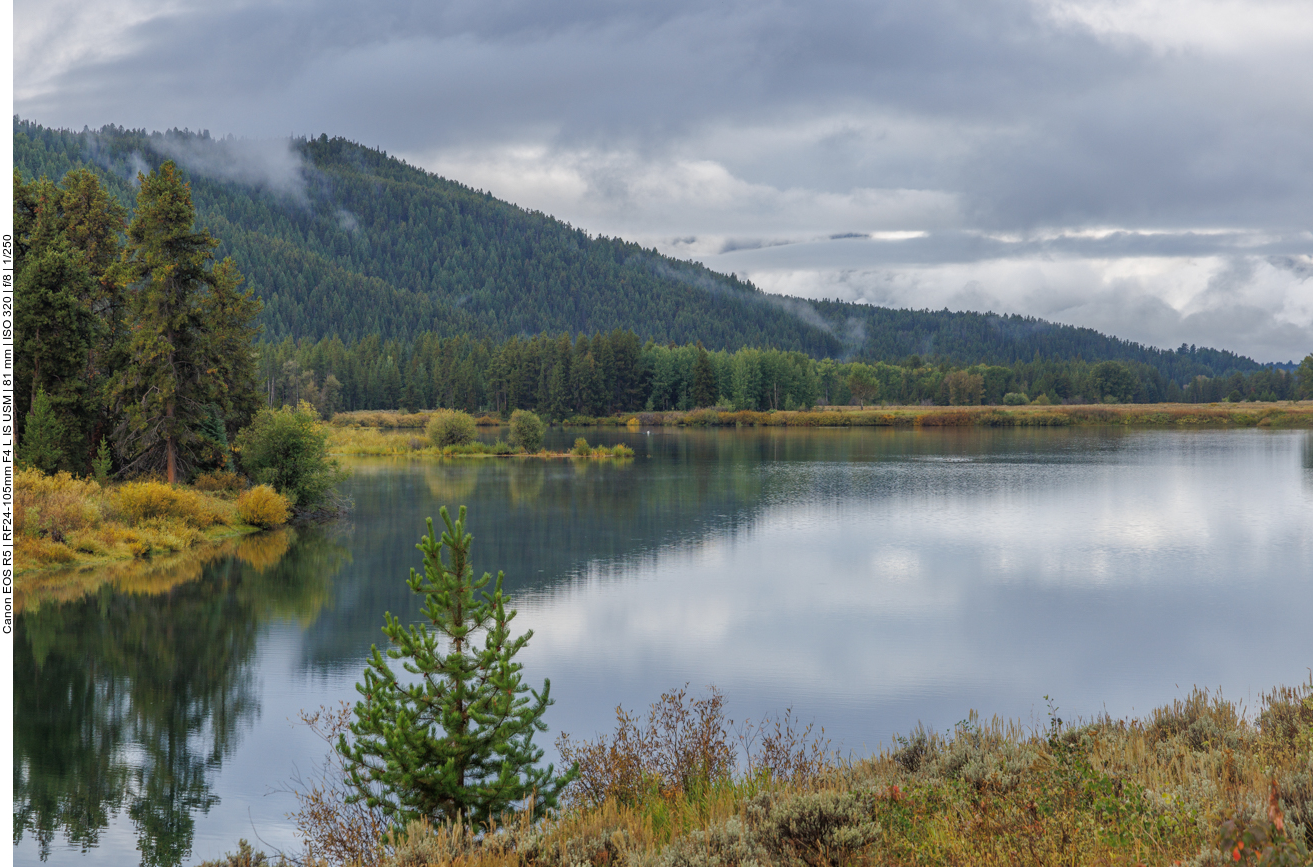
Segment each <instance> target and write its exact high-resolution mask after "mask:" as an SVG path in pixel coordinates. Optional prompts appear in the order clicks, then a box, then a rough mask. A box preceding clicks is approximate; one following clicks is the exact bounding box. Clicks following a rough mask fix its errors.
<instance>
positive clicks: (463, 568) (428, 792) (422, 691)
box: [337, 506, 575, 826]
mask: <svg viewBox="0 0 1313 867" xmlns="http://www.w3.org/2000/svg"><path fill="white" fill-rule="evenodd" d="M441 514H442V522H443V524H444V525H445V527H446V529H445V531H444V532H443V534H442V538H441V541H439V540H438V539H437V537H436V536H435V534H434V529H433V519H432V518H429V520H428V535H426V536H424V537H423V539H422V540H421V541H420V543H419V545H417V546H416V547H418V548H419V550H420V551H422V552H423V554H424V573H423V574H420V573H418V572H416V571H415V570H414V569H411V570H410V578H409V579H408V581H407V583H408V584H409V586H410V589H411V590H412V591H414V592H415V593H418V594H422V595H423V596H424V606H423V608H422V609H421V611H422V614H423V617H424V620H425V621H427V622H426V623H420V624H419V625H417V626H406V625H403V624H402V622H401V621H400V620H399V619H397V618H395V617H393V616H392V614H391V613H390V612H389V613H388V614H386V615H385V620H386V625H385V626H384V627H383V632H384V633H386V634H387V636H388V640H389V642H390V643H391V645H392V646H391V647H390V648H389V649H388V651H387V656H388V657H389V658H391V659H398V660H403V662H402V664H403V665H404V667H405V669H406V671H408V672H410V673H411V674H412V675H418V679H416V680H413V682H410V683H402V682H400V681H399V680H398V679H397V675H396V673H395V672H394V671H393V670H392V669H391V668H390V667H389V666H388V663H387V662H386V660H385V659H384V657H383V654H381V653H380V652H379V650H378V647H377V646H375V647H374V648H373V657H372V658H371V659H370V662H369V667H368V668H367V669H365V682H364V683H363V684H357V685H356V689H357V690H358V691H359V692H360V694H361V696H363V698H362V700H361V701H359V702H357V703H356V707H355V714H356V720H355V722H354V723H352V724H351V732H352V734H353V735H354V738H353V739H352V740H348V739H347V738H346V737H345V735H344V736H343V737H342V738H341V739H340V740H339V741H338V744H337V749H338V751H339V752H340V753H341V754H342V756H343V757H344V758H345V760H346V767H347V773H348V781H349V782H350V784H351V786H352V787H353V788H354V789H355V790H356V791H355V793H354V794H353V795H352V796H351V797H350V798H348V801H349V802H353V803H354V802H359V801H361V800H363V801H365V803H366V804H368V805H369V806H370V807H377V808H380V809H382V810H383V811H384V813H385V814H386V815H387V816H388V817H389V818H390V819H392V820H393V821H394V822H396V824H397V825H399V826H404V824H405V823H406V822H408V821H411V820H413V819H417V818H420V817H428V818H429V819H430V820H434V821H441V820H456V821H469V822H473V823H476V824H486V823H487V822H488V820H489V819H492V818H495V817H496V816H497V815H498V814H500V813H501V812H503V811H505V810H506V809H507V808H509V807H511V806H512V805H514V804H516V803H520V804H524V805H525V806H526V807H529V808H532V809H534V810H539V809H545V808H550V807H554V806H555V805H556V801H557V798H558V796H559V794H560V792H561V790H562V789H563V788H564V787H565V786H566V785H568V784H569V782H570V781H571V780H572V779H573V778H574V773H575V772H574V770H573V769H571V770H570V771H569V772H567V773H565V774H563V775H559V776H558V775H556V773H555V769H554V767H553V766H552V765H550V764H549V765H548V766H547V767H546V768H539V767H537V763H538V762H539V761H540V760H541V759H542V755H543V751H542V750H541V749H539V748H537V747H535V746H534V745H533V735H534V733H535V732H539V731H545V730H546V728H547V725H546V723H544V722H543V720H542V716H543V712H544V711H546V710H547V707H548V706H549V705H550V704H551V703H552V701H551V699H550V698H549V695H548V694H549V692H550V690H551V683H550V681H544V682H543V689H542V692H541V693H539V692H537V691H534V690H531V689H529V688H528V687H527V686H525V685H524V684H523V683H522V682H521V678H520V669H521V668H522V665H521V664H520V663H517V662H515V661H514V659H515V655H516V654H517V653H519V651H520V650H522V649H523V648H524V646H525V644H527V643H528V641H529V638H530V637H532V635H533V632H532V630H530V631H529V632H526V633H525V634H523V635H520V636H518V637H514V638H513V637H512V636H511V630H510V624H511V620H513V619H514V617H515V611H514V610H513V609H512V610H508V609H507V607H506V603H507V599H506V596H505V595H504V594H503V592H502V573H500V572H498V573H497V581H496V584H495V585H493V591H492V593H488V592H486V591H485V590H484V589H483V588H485V587H487V586H488V583H489V582H490V581H491V580H492V576H491V575H489V574H488V573H486V572H485V573H484V574H483V577H482V578H479V579H476V578H475V577H474V567H473V566H472V565H470V543H471V542H472V541H473V538H474V537H473V536H471V535H470V534H468V533H466V532H465V507H464V506H461V507H460V515H459V517H458V518H457V520H456V521H455V522H453V521H452V520H451V516H450V515H449V514H448V512H447V509H446V508H445V507H444V508H443V509H442V512H441Z"/></svg>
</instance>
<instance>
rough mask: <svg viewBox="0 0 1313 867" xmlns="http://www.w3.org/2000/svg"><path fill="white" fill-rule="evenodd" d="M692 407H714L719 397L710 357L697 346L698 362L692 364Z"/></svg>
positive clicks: (714, 371) (714, 370)
mask: <svg viewBox="0 0 1313 867" xmlns="http://www.w3.org/2000/svg"><path fill="white" fill-rule="evenodd" d="M692 396H693V405H694V406H698V407H702V406H715V405H716V399H717V398H718V397H719V396H720V389H719V385H718V384H717V381H716V369H715V368H714V367H713V366H712V364H711V356H709V355H708V354H707V351H706V350H705V349H703V348H702V347H701V346H698V360H697V361H696V362H695V363H694V364H693V395H692Z"/></svg>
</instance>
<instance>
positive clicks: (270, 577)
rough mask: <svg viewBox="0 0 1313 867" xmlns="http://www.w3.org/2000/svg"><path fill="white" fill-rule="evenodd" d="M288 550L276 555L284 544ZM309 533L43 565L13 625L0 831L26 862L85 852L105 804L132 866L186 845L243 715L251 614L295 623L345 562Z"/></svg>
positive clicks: (106, 819)
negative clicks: (10, 819) (160, 554)
mask: <svg viewBox="0 0 1313 867" xmlns="http://www.w3.org/2000/svg"><path fill="white" fill-rule="evenodd" d="M289 554H290V556H289ZM348 559H349V558H348V554H347V551H346V549H345V548H344V547H342V545H341V544H340V543H339V542H337V541H335V540H334V539H332V538H331V537H329V536H328V535H325V534H324V533H322V532H315V531H311V532H302V533H300V534H297V533H294V532H293V531H290V530H286V531H282V532H280V533H269V534H262V535H259V536H255V537H249V538H246V539H242V540H240V541H233V542H229V543H226V544H224V545H219V546H213V547H209V548H205V549H202V550H198V551H193V552H187V553H186V554H184V555H182V556H179V557H174V558H171V559H169V560H167V561H163V562H150V561H146V562H133V563H125V564H117V565H115V566H114V567H112V568H110V569H103V570H98V571H95V572H84V571H77V572H68V573H64V574H62V575H56V576H52V577H50V578H47V579H46V580H45V581H43V582H42V584H41V585H40V586H39V587H38V588H36V589H35V590H32V591H29V592H27V594H26V595H25V596H24V597H22V601H21V603H20V604H21V605H22V608H21V611H20V613H19V615H18V618H17V623H16V624H15V635H14V701H15V715H14V762H15V777H14V829H15V830H14V833H15V843H16V844H18V843H20V842H21V841H22V839H23V836H24V835H25V834H28V835H31V836H32V837H33V838H34V839H35V841H36V843H37V846H38V850H39V853H40V856H41V858H42V860H44V859H45V858H47V857H48V856H49V854H50V852H51V849H52V846H53V845H54V843H55V840H56V837H57V836H60V835H62V837H63V838H64V841H65V842H66V844H67V845H68V846H71V847H76V848H78V849H80V850H82V851H84V852H85V851H87V850H88V849H91V848H92V847H95V846H96V845H97V844H98V843H99V842H100V838H101V835H102V833H103V832H104V831H105V829H106V828H108V827H109V826H110V824H111V822H113V821H114V820H115V818H116V817H117V816H118V815H120V814H123V815H126V816H127V817H128V819H129V821H130V822H131V824H132V827H133V830H134V832H135V836H136V839H137V847H138V850H139V852H140V859H141V863H142V864H144V865H176V864H180V863H182V860H183V859H184V858H185V857H186V856H187V855H188V853H189V852H190V851H191V847H192V836H193V833H194V828H195V821H196V816H197V814H204V813H207V812H209V810H210V809H211V808H212V807H213V806H214V805H215V803H216V802H217V800H218V798H217V796H216V795H215V793H214V791H213V788H212V782H213V778H214V776H215V774H216V773H217V771H218V769H219V767H220V765H221V764H222V762H223V760H224V759H225V758H226V757H228V756H229V755H231V754H232V752H233V751H234V750H235V749H236V748H237V745H238V742H239V740H240V737H241V733H242V732H243V730H245V729H247V728H249V727H250V726H251V724H252V723H253V722H254V720H255V719H256V718H257V717H258V716H259V712H260V708H259V706H258V702H257V701H256V700H255V697H254V690H253V679H254V677H255V672H254V670H253V668H252V665H251V660H252V655H253V653H254V651H255V648H256V645H257V642H258V637H259V634H260V629H261V626H262V624H264V623H266V622H268V621H269V620H270V619H272V618H295V619H297V620H299V621H300V622H302V623H309V622H310V621H311V620H312V619H313V618H314V617H315V615H316V614H317V613H318V612H319V611H320V610H321V609H322V608H323V607H324V606H325V605H326V604H328V602H329V599H330V596H331V587H332V584H331V579H332V576H333V574H334V573H335V572H336V571H337V570H338V569H340V568H341V566H342V565H344V564H345V563H346V562H347V561H348Z"/></svg>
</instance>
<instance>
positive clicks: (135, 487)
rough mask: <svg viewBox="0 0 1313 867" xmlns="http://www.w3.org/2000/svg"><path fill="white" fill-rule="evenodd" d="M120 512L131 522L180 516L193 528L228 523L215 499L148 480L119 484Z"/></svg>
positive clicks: (117, 505) (115, 500)
mask: <svg viewBox="0 0 1313 867" xmlns="http://www.w3.org/2000/svg"><path fill="white" fill-rule="evenodd" d="M113 503H114V507H115V509H116V510H117V512H118V513H119V514H120V515H121V516H122V517H124V518H126V519H127V521H128V522H129V523H133V524H138V523H141V522H142V521H145V520H148V519H150V518H178V519H181V520H182V521H184V522H186V523H187V524H189V525H191V526H192V527H196V528H198V529H202V530H203V529H206V528H207V527H213V526H215V525H217V524H227V523H229V519H228V516H227V515H226V514H224V512H223V511H222V510H221V509H220V508H219V505H218V503H217V502H215V501H214V500H212V499H210V498H208V497H206V496H204V495H203V494H201V493H199V492H197V491H192V490H188V489H187V488H181V487H177V486H175V485H169V484H165V483H164V482H160V481H154V480H147V481H142V482H128V483H126V484H123V485H120V486H119V487H118V489H117V490H115V491H114V494H113Z"/></svg>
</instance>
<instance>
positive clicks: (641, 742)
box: [556, 686, 835, 804]
mask: <svg viewBox="0 0 1313 867" xmlns="http://www.w3.org/2000/svg"><path fill="white" fill-rule="evenodd" d="M724 704H725V699H724V696H723V695H722V694H721V692H720V691H719V690H717V689H716V688H715V687H711V688H710V690H709V694H708V695H707V696H706V697H705V698H695V697H693V696H690V695H689V694H688V688H687V686H685V687H684V688H681V689H674V690H670V691H668V692H666V693H664V694H663V695H662V696H661V697H660V698H659V699H658V700H657V701H656V702H655V703H653V704H652V706H651V707H650V708H649V709H648V715H647V719H646V721H643V720H641V719H640V718H639V717H636V716H632V715H630V714H629V713H627V712H626V711H625V710H624V708H622V707H617V708H616V711H615V712H616V729H615V732H614V733H613V734H612V735H611V736H610V737H609V738H608V737H605V736H602V737H599V738H598V739H596V740H593V741H583V742H580V743H575V742H574V741H573V740H572V739H571V738H570V735H569V734H568V733H563V734H562V735H561V736H560V737H559V738H558V739H557V742H556V747H557V749H558V750H559V751H560V753H561V758H562V759H563V760H564V761H566V762H574V763H577V765H578V767H579V776H578V778H576V780H575V782H574V783H572V784H571V787H570V788H569V789H568V790H567V792H566V797H567V799H568V800H570V801H572V802H574V803H585V804H600V803H602V802H604V801H606V800H608V799H611V800H614V801H616V802H618V803H622V804H636V803H640V802H642V801H643V800H644V799H646V798H650V797H652V796H653V795H657V794H661V795H662V796H668V795H670V794H671V793H675V792H682V793H685V794H687V793H689V792H691V791H700V790H705V789H706V788H707V787H708V786H712V785H716V784H721V783H728V782H731V781H732V779H733V777H734V774H735V771H736V769H737V768H738V763H739V758H740V756H741V757H742V758H743V759H744V762H745V771H746V774H747V777H748V778H750V779H754V780H763V781H766V782H788V783H794V784H800V785H801V784H804V783H806V782H807V781H809V780H810V779H812V778H813V777H815V776H817V775H819V774H821V773H822V772H824V771H825V769H826V768H828V767H830V766H832V765H833V764H834V762H835V758H834V756H833V754H832V753H831V752H830V748H829V741H827V740H825V739H824V731H822V732H820V734H819V735H816V736H814V735H813V734H812V727H811V726H810V725H808V726H800V725H799V724H798V723H797V721H796V720H795V719H794V718H793V716H792V712H791V711H790V712H786V713H785V715H784V716H783V717H774V718H773V717H765V718H763V719H762V720H760V721H757V722H753V721H749V722H747V723H745V724H743V725H740V726H737V727H736V726H734V724H733V722H732V721H731V720H728V719H727V718H726V716H725V707H724Z"/></svg>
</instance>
